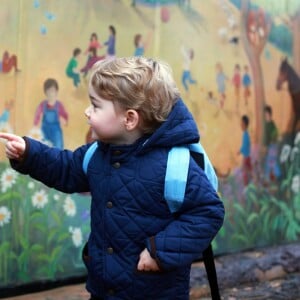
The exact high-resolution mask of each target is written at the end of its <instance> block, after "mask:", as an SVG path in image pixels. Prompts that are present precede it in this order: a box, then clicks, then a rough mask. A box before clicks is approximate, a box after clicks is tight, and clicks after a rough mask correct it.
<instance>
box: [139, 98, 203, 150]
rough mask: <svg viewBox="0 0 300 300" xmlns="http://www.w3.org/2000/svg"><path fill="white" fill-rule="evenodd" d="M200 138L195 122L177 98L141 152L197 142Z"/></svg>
mask: <svg viewBox="0 0 300 300" xmlns="http://www.w3.org/2000/svg"><path fill="white" fill-rule="evenodd" d="M199 139H200V136H199V132H198V129H197V124H196V122H195V120H194V118H193V116H192V114H191V113H190V111H189V110H188V108H187V107H186V105H185V104H184V103H183V101H182V99H178V100H177V102H176V104H175V105H174V107H173V109H172V110H171V112H170V114H169V116H168V118H167V120H166V121H165V122H164V123H163V124H162V125H161V126H160V127H159V128H158V129H157V130H156V131H155V132H154V133H153V134H152V135H151V136H150V137H149V138H148V139H147V140H146V142H145V143H144V144H143V149H142V152H144V151H149V150H150V149H152V148H157V147H158V148H160V147H163V148H166V147H170V148H171V147H174V146H181V145H184V144H191V143H197V142H198V141H199Z"/></svg>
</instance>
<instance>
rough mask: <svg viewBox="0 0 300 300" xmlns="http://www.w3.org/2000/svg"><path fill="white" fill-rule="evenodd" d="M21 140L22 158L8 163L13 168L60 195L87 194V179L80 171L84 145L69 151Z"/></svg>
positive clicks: (85, 148)
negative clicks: (58, 192) (24, 149)
mask: <svg viewBox="0 0 300 300" xmlns="http://www.w3.org/2000/svg"><path fill="white" fill-rule="evenodd" d="M24 139H25V142H26V151H25V153H24V159H23V160H22V161H21V162H18V161H16V160H10V164H11V167H12V168H13V169H15V170H16V171H18V172H20V173H22V174H26V175H30V176H31V177H32V178H34V179H36V180H38V181H40V182H42V183H44V184H45V185H47V186H49V187H53V188H55V189H57V190H59V191H61V192H65V193H75V192H87V191H89V185H88V180H87V177H86V175H85V174H84V172H83V169H82V161H83V157H84V154H85V152H86V150H87V149H88V147H89V146H88V145H85V146H82V147H80V148H78V149H77V150H75V151H74V152H73V151H70V150H61V149H58V148H52V147H49V146H47V145H45V144H43V143H40V142H38V141H36V140H34V139H31V138H29V137H24Z"/></svg>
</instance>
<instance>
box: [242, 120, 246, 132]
mask: <svg viewBox="0 0 300 300" xmlns="http://www.w3.org/2000/svg"><path fill="white" fill-rule="evenodd" d="M241 128H242V130H246V128H247V126H246V124H245V122H244V121H243V120H241Z"/></svg>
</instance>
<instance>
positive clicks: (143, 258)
mask: <svg viewBox="0 0 300 300" xmlns="http://www.w3.org/2000/svg"><path fill="white" fill-rule="evenodd" d="M137 269H138V270H139V271H159V266H158V264H157V262H156V261H155V259H153V258H152V257H151V255H150V253H149V251H148V250H147V249H144V250H143V251H142V253H141V254H140V260H139V262H138V265H137Z"/></svg>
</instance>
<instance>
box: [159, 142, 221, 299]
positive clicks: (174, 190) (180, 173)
mask: <svg viewBox="0 0 300 300" xmlns="http://www.w3.org/2000/svg"><path fill="white" fill-rule="evenodd" d="M193 154H198V157H195V155H193ZM190 155H192V157H193V158H194V159H195V161H196V163H197V164H198V165H199V166H200V167H201V168H202V169H204V172H205V174H206V176H207V178H208V179H209V181H210V182H211V184H212V186H213V187H214V189H215V190H216V191H217V190H218V178H217V176H216V173H215V170H214V168H213V165H212V164H211V162H210V160H209V158H208V156H207V154H206V152H205V150H204V148H203V147H202V145H201V144H200V143H199V144H190V145H187V146H182V147H173V148H172V149H171V150H170V151H169V154H168V161H167V170H166V175H165V189H164V197H165V199H166V201H167V203H168V206H169V209H170V211H171V212H172V213H174V212H176V211H177V210H178V209H179V208H180V206H181V205H182V202H183V200H184V195H185V189H186V181H187V175H188V169H189V163H190ZM179 166H180V167H179ZM202 257H203V262H204V265H205V270H206V273H207V278H208V282H209V286H210V291H211V297H212V299H213V300H220V299H221V297H220V293H219V286H218V278H217V272H216V267H215V262H214V254H213V250H212V246H211V244H209V246H208V247H207V248H206V249H205V250H204V251H203V253H202Z"/></svg>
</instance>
